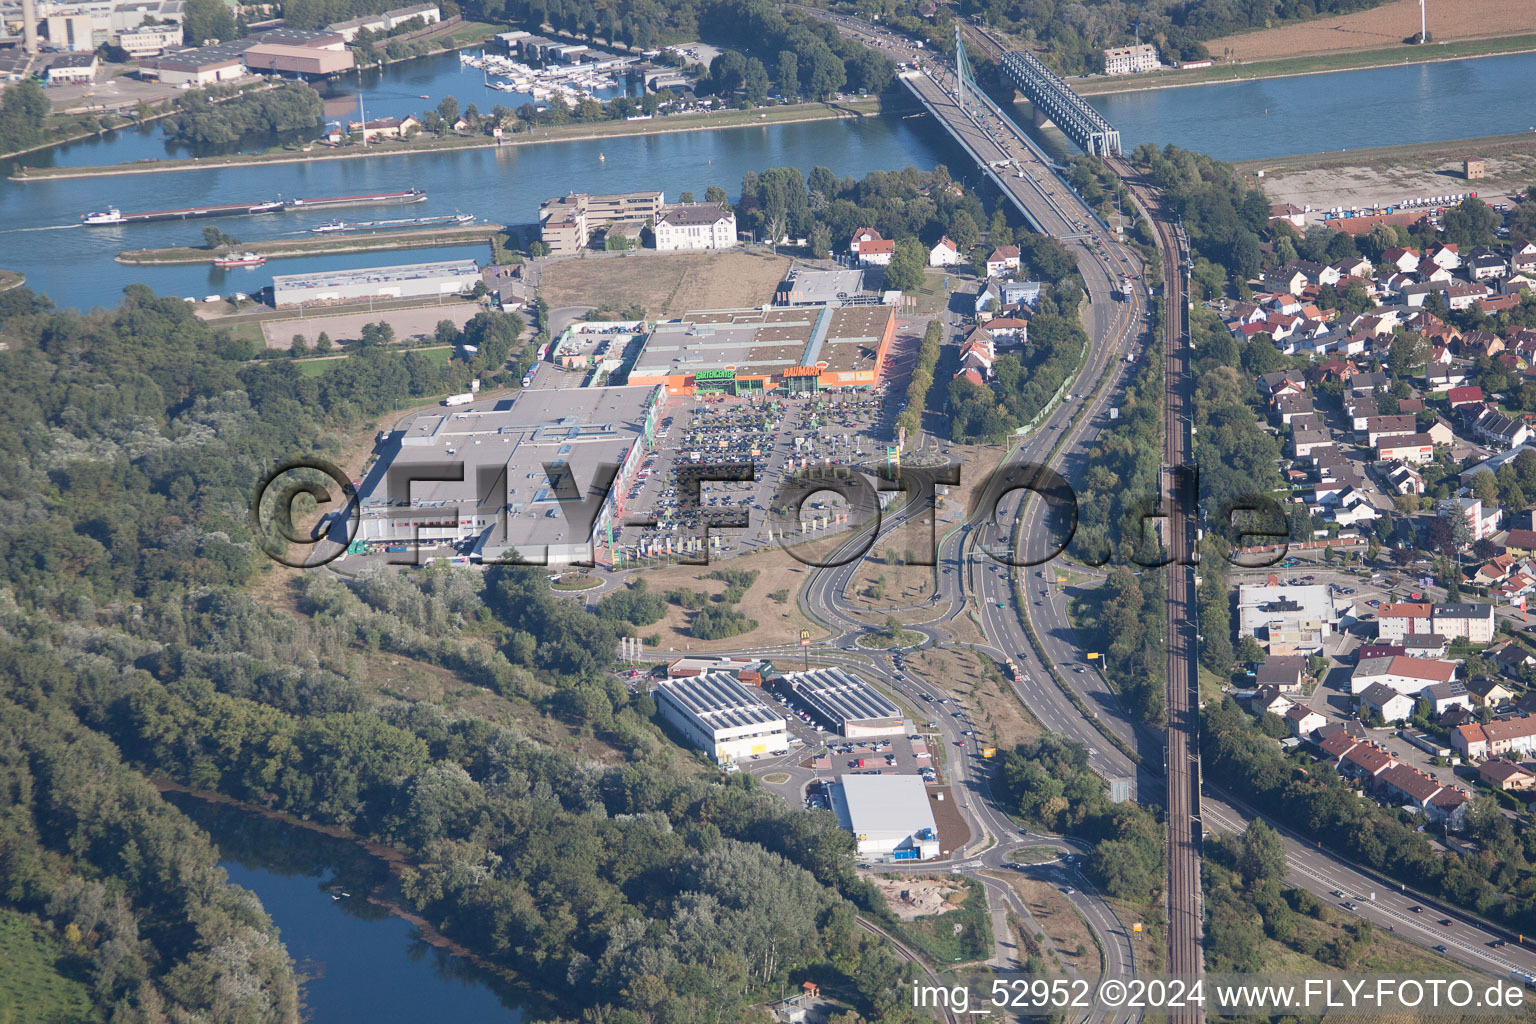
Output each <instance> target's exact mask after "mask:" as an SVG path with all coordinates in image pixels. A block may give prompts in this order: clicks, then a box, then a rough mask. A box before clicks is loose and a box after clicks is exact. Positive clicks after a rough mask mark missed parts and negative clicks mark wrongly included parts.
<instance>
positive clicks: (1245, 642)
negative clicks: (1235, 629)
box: [1237, 635, 1264, 665]
mask: <svg viewBox="0 0 1536 1024" xmlns="http://www.w3.org/2000/svg"><path fill="white" fill-rule="evenodd" d="M1237 660H1238V661H1243V662H1247V663H1249V664H1252V665H1257V664H1258V663H1259V662H1261V661H1263V660H1264V648H1262V647H1260V646H1259V642H1258V641H1257V640H1255V639H1254V638H1253V637H1251V636H1246V635H1245V636H1243V637H1241V638H1240V639H1239V640H1238V641H1237Z"/></svg>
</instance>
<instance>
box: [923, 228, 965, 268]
mask: <svg viewBox="0 0 1536 1024" xmlns="http://www.w3.org/2000/svg"><path fill="white" fill-rule="evenodd" d="M959 262H960V247H959V246H958V245H956V244H955V243H954V240H953V239H951V238H950V237H949V236H948V235H945V236H944V237H942V238H940V239H939V240H938V241H937V242H935V243H933V248H932V249H929V250H928V265H929V266H930V267H952V266H954V265H955V264H957V263H959Z"/></svg>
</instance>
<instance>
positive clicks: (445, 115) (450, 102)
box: [437, 96, 459, 126]
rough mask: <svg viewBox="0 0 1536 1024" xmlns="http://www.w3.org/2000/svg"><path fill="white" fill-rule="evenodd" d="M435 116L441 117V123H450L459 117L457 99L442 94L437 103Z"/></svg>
mask: <svg viewBox="0 0 1536 1024" xmlns="http://www.w3.org/2000/svg"><path fill="white" fill-rule="evenodd" d="M437 116H438V117H440V118H442V119H443V123H444V124H447V125H450V126H451V125H452V124H453V122H455V121H457V120H458V119H459V101H458V100H456V99H454V98H453V97H452V96H444V97H443V98H442V99H441V100H440V101H439V102H438V104H437Z"/></svg>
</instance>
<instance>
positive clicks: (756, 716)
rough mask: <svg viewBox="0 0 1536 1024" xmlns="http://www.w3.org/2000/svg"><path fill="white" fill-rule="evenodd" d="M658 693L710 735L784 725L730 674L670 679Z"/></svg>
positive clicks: (659, 684) (711, 673)
mask: <svg viewBox="0 0 1536 1024" xmlns="http://www.w3.org/2000/svg"><path fill="white" fill-rule="evenodd" d="M656 690H657V692H658V693H659V694H662V695H664V696H665V697H666V698H667V699H669V700H670V701H671V702H672V703H673V704H674V705H676V706H677V707H678V708H679V709H681V710H682V711H684V712H686V713H687V714H688V715H689V716H690V717H692V718H694V719H696V720H697V721H698V723H699V724H700V725H702V726H703V727H704V728H706V729H709V730H711V731H714V730H718V729H735V728H738V727H740V726H743V725H772V724H774V723H775V722H778V723H781V724H782V723H783V721H784V720H783V719H782V718H780V717H779V716H778V715H776V714H774V712H773V711H772V710H770V709H769V707H768V705H766V704H764V703H763V702H762V700H760V699H759V698H758V697H757V695H756V694H754V693H753V692H752V691H751V690H749V689H748V688H747V687H746V686H744V685H743V684H742V683H740V682H738V681H737V679H736V677H735V676H733V675H731V674H730V673H728V672H706V673H704V674H703V675H701V676H691V677H688V678H685V679H669V680H667V681H666V682H664V683H658V684H657V685H656Z"/></svg>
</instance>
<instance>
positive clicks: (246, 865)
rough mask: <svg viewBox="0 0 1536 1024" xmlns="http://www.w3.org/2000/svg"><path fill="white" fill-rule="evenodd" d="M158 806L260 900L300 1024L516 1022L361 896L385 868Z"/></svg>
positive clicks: (473, 970) (274, 833)
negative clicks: (288, 963)
mask: <svg viewBox="0 0 1536 1024" xmlns="http://www.w3.org/2000/svg"><path fill="white" fill-rule="evenodd" d="M167 799H169V800H170V801H171V802H172V803H174V804H176V805H177V806H178V807H180V808H182V809H183V810H184V811H186V813H187V814H188V815H189V816H190V817H191V818H192V820H193V821H195V822H197V823H198V824H199V825H200V826H202V827H203V828H204V829H205V830H207V831H208V833H209V834H210V835H211V836H212V837H213V841H214V843H215V844H216V845H217V846H218V848H219V855H220V857H221V858H222V859H221V864H222V866H223V868H224V870H225V871H227V872H229V880H230V881H231V882H234V883H235V884H237V885H242V886H244V887H245V888H247V889H249V890H251V891H252V892H254V893H255V894H256V895H257V896H258V897H260V898H261V903H262V906H264V907H266V909H267V913H268V914H270V915H271V917H272V920H273V921H274V922H275V923H276V924H277V927H278V928H279V929H280V930H281V932H282V939H283V944H284V945H285V946H287V947H288V954H289V955H290V956H292V957H293V959H294V962H295V965H296V967H297V969H298V972H299V973H300V974H301V975H303V976H304V977H305V979H306V981H305V984H304V1006H305V1010H306V1013H307V1017H306V1019H307V1020H308V1022H309V1024H351V1022H353V1021H367V1022H368V1024H522V1021H523V1020H524V1015H523V1014H522V1013H521V1012H520V1011H519V1010H518V1009H517V1008H516V1000H515V996H514V993H513V992H512V991H511V989H510V987H509V986H507V985H506V984H505V983H504V982H502V981H501V980H500V979H499V978H497V977H495V976H493V975H491V974H489V973H487V972H486V971H483V970H481V969H480V968H478V967H476V966H475V965H474V964H472V963H469V962H467V961H465V960H463V959H461V958H459V957H456V956H453V955H452V954H450V953H446V952H444V951H443V950H440V949H437V948H436V947H434V946H431V945H429V944H428V943H426V942H423V941H422V940H421V938H420V937H419V935H418V934H417V932H416V929H415V928H414V927H413V926H412V925H411V924H409V923H408V922H406V921H403V920H401V919H400V918H398V917H395V916H393V915H391V914H390V913H389V912H388V911H386V910H384V909H383V908H381V907H376V906H374V905H373V904H371V903H369V902H368V901H367V900H364V899H362V898H360V894H361V893H363V892H366V891H368V888H369V887H370V886H371V885H373V884H375V883H377V882H379V881H382V880H383V879H384V878H385V877H386V876H387V874H388V869H387V868H385V867H384V866H383V865H382V864H381V863H380V862H379V861H377V860H375V859H374V858H373V857H371V856H369V855H368V854H367V853H365V852H363V851H362V850H361V849H359V848H358V847H357V846H355V845H353V844H352V843H348V842H345V841H344V840H340V839H332V838H330V837H329V836H324V835H320V834H319V833H316V832H312V831H310V830H308V829H302V828H295V827H293V826H291V825H287V824H284V823H282V822H278V821H272V820H270V819H267V818H263V817H260V816H258V815H254V814H247V813H245V812H244V811H241V810H238V809H236V808H232V807H228V806H225V805H221V804H211V803H206V802H204V801H202V800H198V799H196V798H194V797H188V796H184V795H181V794H176V793H171V794H168V796H167ZM342 893H349V894H351V895H349V896H342V895H341V894H342Z"/></svg>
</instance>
